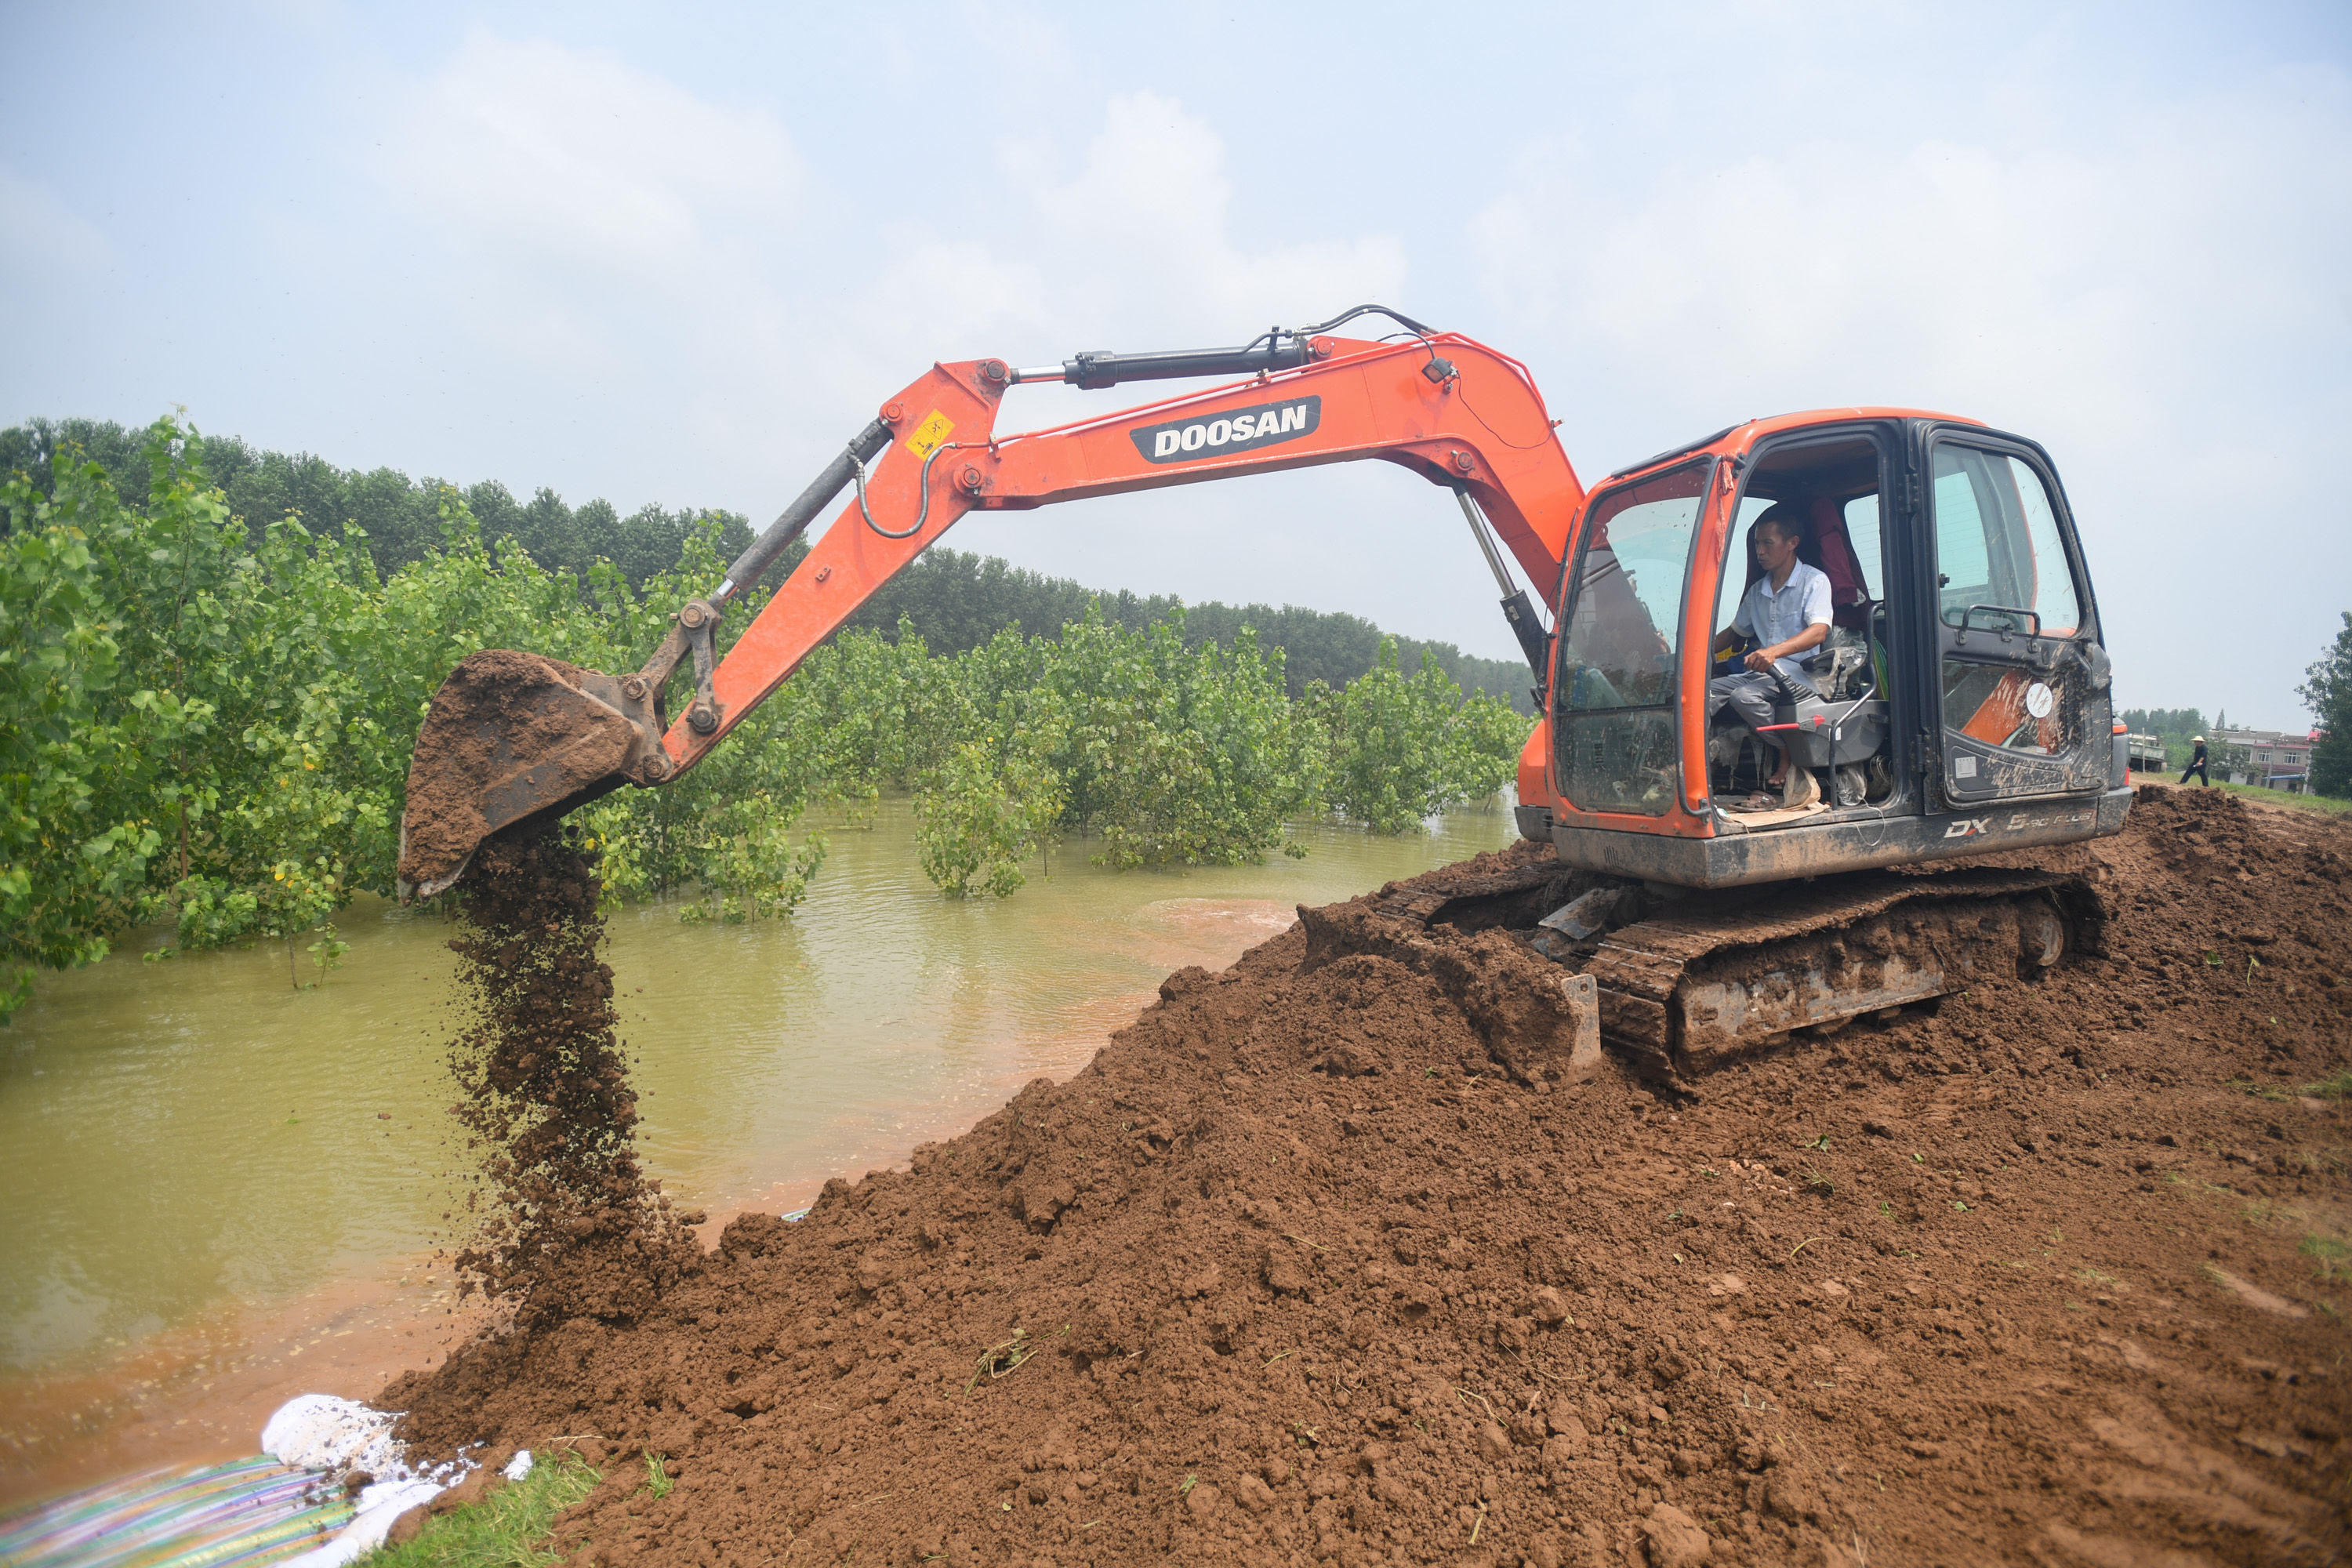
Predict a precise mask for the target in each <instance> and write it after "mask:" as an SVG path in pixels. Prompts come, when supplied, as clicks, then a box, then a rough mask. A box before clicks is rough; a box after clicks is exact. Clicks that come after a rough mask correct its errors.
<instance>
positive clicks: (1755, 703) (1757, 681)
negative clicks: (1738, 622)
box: [1706, 658, 1821, 751]
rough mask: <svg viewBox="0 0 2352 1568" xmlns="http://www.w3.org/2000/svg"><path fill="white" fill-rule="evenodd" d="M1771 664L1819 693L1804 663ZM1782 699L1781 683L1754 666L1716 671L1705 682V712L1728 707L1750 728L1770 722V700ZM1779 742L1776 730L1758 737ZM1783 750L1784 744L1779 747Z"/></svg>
mask: <svg viewBox="0 0 2352 1568" xmlns="http://www.w3.org/2000/svg"><path fill="white" fill-rule="evenodd" d="M1773 668H1776V669H1778V670H1779V671H1780V673H1781V674H1783V675H1785V676H1787V677H1788V678H1789V679H1790V681H1792V682H1793V683H1794V684H1795V686H1796V688H1797V689H1798V690H1799V691H1800V692H1802V693H1803V694H1804V695H1806V696H1808V697H1819V696H1820V695H1821V692H1820V691H1819V690H1818V689H1815V687H1814V685H1813V682H1812V679H1811V677H1810V676H1808V675H1807V674H1806V673H1805V667H1804V666H1803V665H1801V664H1799V663H1798V662H1797V661H1796V660H1795V659H1793V658H1783V659H1776V660H1774V661H1773ZM1780 700H1781V698H1780V684H1779V683H1778V682H1777V681H1775V680H1774V679H1772V678H1771V677H1770V676H1769V675H1765V674H1762V673H1760V672H1759V671H1756V670H1743V671H1742V672H1741V673H1739V674H1738V675H1718V676H1717V677H1716V678H1715V679H1712V680H1710V681H1708V682H1707V683H1706V716H1707V718H1708V719H1710V720H1712V719H1714V718H1715V717H1716V715H1717V714H1719V713H1721V712H1722V711H1723V710H1725V709H1727V708H1728V709H1730V710H1731V711H1732V713H1733V714H1734V715H1735V716H1736V717H1737V718H1738V719H1739V721H1741V722H1742V723H1744V724H1746V725H1747V726H1748V728H1749V729H1750V730H1758V729H1761V728H1762V727H1763V726H1765V725H1767V724H1769V723H1771V722H1772V704H1774V703H1775V702H1778V701H1780ZM1758 738H1759V740H1765V741H1769V742H1772V744H1774V745H1776V746H1779V745H1780V733H1779V731H1774V732H1772V733H1770V734H1767V735H1761V736H1759V737H1758ZM1781 749H1782V750H1784V751H1785V750H1786V749H1787V748H1786V747H1782V748H1781Z"/></svg>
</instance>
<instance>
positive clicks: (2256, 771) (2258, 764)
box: [2213, 730, 2319, 795]
mask: <svg viewBox="0 0 2352 1568" xmlns="http://www.w3.org/2000/svg"><path fill="white" fill-rule="evenodd" d="M2213 738H2214V740H2215V742H2218V743H2217V745H2216V746H2215V748H2214V749H2215V751H2216V752H2219V750H2220V749H2221V747H2222V746H2230V747H2242V748H2243V749H2244V751H2245V757H2244V759H2243V760H2242V761H2240V760H2237V759H2232V760H2231V763H2230V782H2231V784H2261V785H2263V787H2264V788H2266V789H2283V790H2291V791H2294V793H2296V794H2298V795H2300V794H2301V793H2302V792H2303V790H2304V787H2305V784H2307V783H2308V782H2309V780H2310V776H2311V748H2312V747H2313V745H2314V744H2315V743H2316V742H2318V739H2319V731H2316V730H2314V731H2309V732H2307V733H2305V734H2301V735H2291V734H2288V733H2286V732H2284V731H2279V730H2218V731H2214V736H2213Z"/></svg>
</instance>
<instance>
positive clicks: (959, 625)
mask: <svg viewBox="0 0 2352 1568" xmlns="http://www.w3.org/2000/svg"><path fill="white" fill-rule="evenodd" d="M147 439H148V433H147V432H145V431H143V430H133V429H127V428H125V427H124V426H121V425H119V424H117V423H115V422H113V421H111V420H94V419H29V420H26V422H25V423H24V424H22V425H18V426H11V427H10V428H8V429H5V430H0V473H15V472H22V473H24V474H25V475H26V477H27V478H28V479H30V480H31V482H32V484H33V486H34V488H35V489H36V490H37V491H39V492H40V493H41V494H43V495H45V496H46V495H47V494H48V493H49V489H48V487H49V486H50V484H51V479H50V477H49V476H50V472H51V468H52V466H53V463H54V460H55V458H56V457H57V456H58V454H59V453H67V452H69V453H72V454H75V455H76V457H77V458H79V459H80V460H86V461H89V462H95V463H96V464H98V465H99V467H100V468H102V469H103V470H104V471H105V473H106V475H107V477H108V479H110V480H111V481H112V483H113V484H114V486H115V488H116V489H117V491H118V492H120V493H122V494H127V495H132V496H138V495H143V494H144V493H145V489H146V484H147V477H146V475H147V470H146V461H145V458H144V455H143V454H144V451H145V447H146V442H147ZM183 439H184V441H185V443H186V446H185V449H184V458H185V459H186V460H188V461H192V462H194V463H197V464H199V465H200V466H201V467H202V468H203V469H204V471H205V475H206V477H207V478H208V479H210V480H211V481H212V483H213V484H214V485H215V487H216V488H217V489H219V490H220V492H221V495H222V497H223V500H225V502H226V505H227V507H228V510H229V511H230V512H231V513H232V514H233V515H235V516H237V517H240V518H242V519H244V520H245V521H246V526H247V533H248V535H249V537H250V538H251V539H252V540H253V541H254V542H256V543H258V542H260V540H261V538H262V534H263V531H265V530H266V529H267V527H268V524H269V523H270V522H272V521H275V520H277V519H279V518H283V517H288V516H298V517H299V518H301V519H302V520H303V522H304V525H305V526H306V527H308V528H310V529H312V530H314V531H327V532H335V533H340V531H341V530H342V528H343V527H344V526H345V525H346V524H349V525H351V526H352V527H355V528H357V529H358V530H359V531H360V532H361V533H362V535H363V536H364V542H363V544H362V549H363V550H364V552H366V554H367V556H368V558H369V559H370V560H371V561H373V563H374V564H375V568H376V571H377V573H378V574H379V575H382V576H386V577H389V576H391V575H392V574H394V573H396V572H398V571H400V570H401V569H402V568H403V567H405V566H408V565H410V564H412V563H415V562H416V561H419V560H421V559H422V558H423V557H424V555H425V552H427V551H429V550H433V549H436V548H438V547H439V546H440V543H441V506H442V500H443V498H444V497H445V496H446V495H447V494H448V492H449V491H450V490H451V489H457V492H458V494H459V495H461V496H462V497H463V499H464V500H465V503H466V510H467V511H468V512H469V513H471V514H472V516H473V517H474V519H475V521H477V522H478V524H479V525H480V527H481V531H482V535H483V537H484V538H486V539H489V540H493V541H496V540H501V539H512V540H514V541H515V542H517V543H519V544H520V545H521V547H522V548H523V549H524V550H525V551H526V552H529V553H530V557H531V559H532V560H534V561H536V562H538V563H540V564H541V566H544V567H546V568H548V569H549V570H551V571H555V572H569V573H571V574H572V575H573V576H574V577H575V578H576V579H577V580H578V581H579V582H580V583H581V584H583V591H584V587H585V584H587V583H588V581H589V576H590V568H591V567H592V566H593V563H596V562H597V561H600V560H601V561H607V562H610V563H612V564H613V565H614V567H615V568H616V569H617V570H618V571H619V572H620V574H621V576H622V578H623V580H624V581H625V582H626V583H627V584H628V585H629V587H630V589H631V591H633V592H636V593H642V592H644V590H645V586H646V584H647V583H648V582H649V581H651V580H652V579H653V578H654V577H655V576H656V575H658V574H663V573H667V572H672V571H675V570H676V569H677V566H678V563H679V558H680V554H681V552H683V551H684V550H685V548H686V542H687V540H688V537H689V536H690V535H693V534H695V533H696V532H698V531H708V532H709V534H710V536H711V537H712V539H713V540H714V541H715V542H716V545H717V550H718V552H719V554H720V555H721V556H722V557H724V558H725V559H728V560H732V559H733V558H734V556H735V555H736V554H737V553H738V552H740V551H741V550H742V549H743V547H744V546H745V545H746V544H748V543H750V542H751V534H752V529H751V521H750V520H749V519H747V518H745V517H744V516H743V515H742V514H741V513H740V512H733V511H728V510H724V509H720V508H695V507H688V508H683V509H679V510H668V509H666V508H663V507H659V506H646V507H640V508H639V509H638V510H635V511H634V512H630V513H628V514H626V515H623V514H622V512H621V511H620V510H619V509H617V508H616V507H614V505H613V504H612V503H611V502H610V501H606V500H591V501H589V502H587V503H586V504H584V505H583V506H580V507H577V508H574V507H571V506H568V505H566V504H565V502H564V500H563V498H562V496H560V495H558V494H557V493H556V492H555V491H554V490H552V489H549V488H547V487H545V486H541V487H540V488H539V489H535V490H534V491H532V492H531V496H530V500H519V499H517V498H516V496H515V495H514V494H513V492H511V491H510V490H509V489H507V487H506V486H505V485H503V484H500V483H499V482H498V481H497V480H495V479H486V480H482V481H479V482H478V483H475V484H471V485H466V486H462V487H456V486H452V485H451V484H449V483H448V482H446V481H445V480H442V479H430V478H428V479H410V478H409V477H408V476H407V475H406V474H404V473H402V472H401V471H400V470H398V469H396V468H375V469H372V470H366V471H362V470H361V469H358V468H337V467H336V466H335V465H334V464H332V463H330V462H328V461H327V460H326V459H325V458H320V457H316V456H313V455H312V454H310V453H307V452H302V453H286V452H276V451H268V450H265V449H263V448H259V447H252V446H249V445H248V444H247V443H246V442H245V441H242V440H240V439H238V438H236V437H219V436H199V435H197V434H195V433H194V432H184V433H183ZM806 553H807V551H806V548H805V547H804V546H795V547H794V549H793V551H792V552H789V553H788V554H787V555H786V557H785V564H786V567H787V569H789V567H790V566H791V565H793V564H795V563H798V561H799V560H800V558H801V557H802V556H803V555H805V554H806ZM1096 604H1099V605H1101V607H1102V614H1103V618H1104V619H1105V620H1107V621H1108V622H1109V623H1111V624H1112V625H1115V626H1126V627H1128V628H1129V629H1130V630H1135V631H1140V630H1142V629H1143V628H1144V627H1146V626H1151V625H1152V624H1154V623H1155V622H1158V621H1160V620H1164V619H1167V618H1168V616H1169V615H1170V613H1171V611H1172V610H1173V609H1175V608H1176V607H1177V605H1178V604H1179V601H1178V600H1176V599H1175V598H1173V597H1171V596H1169V595H1138V594H1134V593H1131V592H1129V591H1127V590H1124V589H1122V590H1119V591H1117V592H1108V591H1104V590H1098V589H1095V588H1089V587H1087V586H1086V585H1085V584H1081V583H1078V582H1076V581H1074V580H1072V579H1070V578H1067V577H1050V576H1046V575H1045V574H1041V573H1036V572H1031V571H1027V570H1024V569H1023V568H1020V567H1016V566H1012V565H1009V564H1007V563H1005V562H1004V561H1003V560H1002V559H999V558H997V557H995V556H982V555H977V554H971V553H967V552H962V551H957V550H950V549H946V548H936V549H932V550H929V551H926V552H924V553H923V554H922V555H921V556H920V557H919V558H918V559H917V560H916V561H915V563H913V564H912V565H911V566H909V567H908V568H907V570H906V571H904V572H902V573H900V574H898V576H897V577H896V578H894V579H893V580H892V581H891V582H890V583H888V584H886V585H885V586H884V587H883V589H882V591H881V592H880V593H879V594H877V595H875V596H874V598H873V599H871V600H870V601H868V602H867V603H866V605H864V606H863V607H862V608H861V609H860V610H859V611H858V613H857V614H856V616H853V617H852V618H851V620H850V622H849V626H850V627H853V628H858V629H863V630H866V631H871V632H875V633H877V634H879V635H880V636H881V637H884V638H885V639H895V638H896V637H898V627H899V626H900V624H901V623H902V622H903V623H906V624H908V625H910V626H912V627H913V628H914V631H915V634H916V635H917V636H919V637H921V638H922V639H923V640H924V643H925V644H926V646H928V647H929V648H930V649H931V650H932V651H933V652H937V653H968V652H970V651H971V649H973V648H976V647H980V646H981V645H982V644H983V643H985V642H987V641H988V640H989V639H990V638H992V637H994V636H996V634H997V633H999V632H1000V631H1003V629H1004V628H1005V627H1007V626H1020V627H1022V628H1023V629H1024V631H1027V632H1029V633H1031V634H1035V635H1044V636H1046V637H1055V636H1058V635H1059V634H1060V631H1061V628H1062V627H1063V626H1066V625H1068V624H1069V623H1071V622H1073V621H1076V620H1079V619H1082V618H1084V616H1086V614H1087V606H1088V605H1096ZM1184 623H1185V637H1186V639H1187V646H1189V647H1200V646H1201V645H1202V644H1204V643H1211V642H1214V643H1220V644H1230V643H1231V642H1232V641H1233V639H1234V636H1235V634H1236V633H1238V632H1239V631H1240V630H1241V628H1242V627H1243V626H1245V625H1246V626H1253V627H1255V628H1256V631H1257V634H1258V637H1259V640H1260V642H1261V643H1262V644H1263V645H1264V646H1265V647H1269V648H1280V649H1282V650H1283V652H1284V654H1285V655H1286V666H1285V677H1284V678H1285V680H1286V684H1287V689H1288V691H1289V695H1290V696H1291V698H1292V699H1293V700H1298V699H1301V698H1303V697H1304V696H1305V695H1306V691H1307V684H1308V682H1310V681H1315V680H1320V681H1323V682H1324V683H1325V684H1327V685H1329V686H1334V687H1338V686H1344V685H1345V684H1347V683H1348V682H1349V681H1350V680H1352V679H1355V678H1356V677H1357V676H1359V675H1361V674H1363V673H1364V672H1365V671H1366V670H1369V669H1370V668H1372V667H1373V665H1374V663H1375V661H1376V660H1377V659H1378V658H1379V656H1380V649H1381V644H1382V643H1383V642H1384V641H1387V640H1390V639H1391V637H1392V636H1393V634H1391V633H1388V632H1384V631H1382V630H1381V628H1380V627H1379V626H1375V625H1374V624H1373V623H1371V622H1370V621H1368V620H1365V619H1364V618H1363V617H1361V616H1350V615H1345V614H1335V613H1331V612H1328V611H1319V610H1309V609H1302V608H1300V607H1299V606H1297V605H1282V606H1281V607H1279V608H1276V607H1275V606H1273V605H1261V604H1252V605H1226V604H1221V603H1216V602H1211V603H1208V604H1205V605H1193V606H1190V607H1189V608H1187V610H1186V612H1185V616H1184ZM1394 641H1395V642H1396V645H1397V650H1398V658H1399V659H1400V661H1401V663H1402V667H1403V668H1406V669H1419V668H1421V666H1422V662H1423V657H1424V656H1426V657H1428V658H1433V659H1434V660H1435V661H1436V663H1437V666H1438V668H1440V669H1443V670H1444V672H1445V674H1446V675H1447V676H1448V677H1449V678H1451V679H1453V680H1454V682H1455V683H1456V684H1457V685H1459V686H1460V687H1461V688H1462V689H1464V690H1465V691H1484V692H1486V693H1487V694H1488V695H1489V696H1492V697H1494V698H1496V699H1497V700H1501V701H1504V702H1507V703H1509V704H1510V705H1511V706H1512V707H1514V708H1516V709H1517V710H1519V711H1521V712H1523V713H1532V712H1534V711H1535V708H1534V704H1533V702H1532V701H1531V700H1529V697H1528V686H1529V684H1530V680H1531V678H1530V676H1529V673H1528V669H1527V668H1526V666H1525V665H1523V664H1521V663H1519V662H1517V661H1516V660H1505V659H1491V658H1478V657H1476V656H1475V655H1471V654H1465V653H1464V652H1463V651H1462V650H1461V649H1460V648H1458V647H1454V645H1453V644H1452V643H1445V642H1422V641H1418V640H1416V639H1414V638H1412V637H1394Z"/></svg>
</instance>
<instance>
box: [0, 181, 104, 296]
mask: <svg viewBox="0 0 2352 1568" xmlns="http://www.w3.org/2000/svg"><path fill="white" fill-rule="evenodd" d="M114 264H115V254H114V247H113V246H112V245H110V244H109V243H108V241H107V238H106V236H104V235H103V234H101V233H100V232H99V230H98V228H97V226H94V225H93V224H91V223H90V222H89V220H88V219H86V218H84V217H83V216H81V215H80V214H79V213H77V212H75V211H74V210H73V209H72V208H71V207H69V206H68V205H66V203H65V201H64V199H63V198H61V197H60V196H58V194H57V193H56V192H55V191H52V190H50V189H49V188H48V186H47V185H44V184H40V183H38V182H37V181H34V180H28V179H26V178H25V177H24V176H23V175H21V174H17V173H16V171H15V170H13V169H10V168H7V167H5V166H0V270H5V276H7V277H9V278H10V279H22V280H25V281H26V282H28V283H30V282H47V281H54V280H55V279H59V278H69V277H73V276H75V275H77V274H79V273H82V272H86V271H94V270H97V269H100V268H110V267H112V266H113V265H114Z"/></svg>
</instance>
